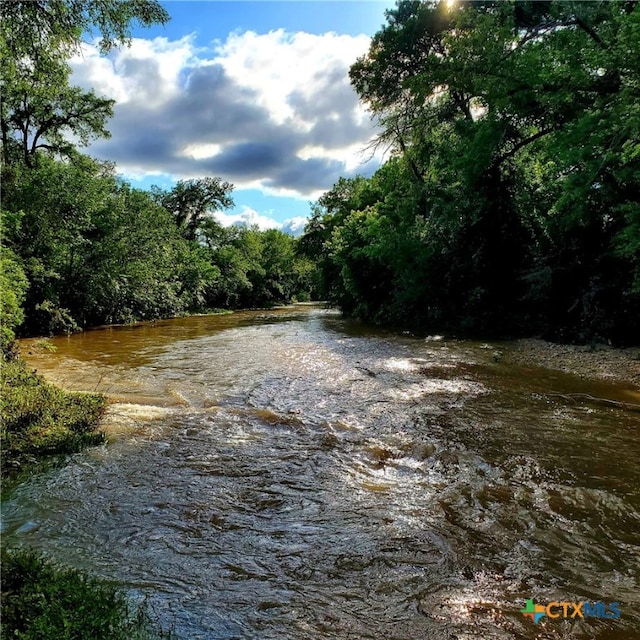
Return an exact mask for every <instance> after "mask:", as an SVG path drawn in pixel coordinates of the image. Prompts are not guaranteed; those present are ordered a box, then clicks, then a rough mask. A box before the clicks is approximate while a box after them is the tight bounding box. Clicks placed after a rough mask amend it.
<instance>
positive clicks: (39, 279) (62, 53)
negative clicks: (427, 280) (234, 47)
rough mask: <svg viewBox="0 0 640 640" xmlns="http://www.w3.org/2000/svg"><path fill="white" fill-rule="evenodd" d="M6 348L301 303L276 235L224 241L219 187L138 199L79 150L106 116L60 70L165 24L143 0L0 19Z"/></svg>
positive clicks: (304, 264) (19, 6)
mask: <svg viewBox="0 0 640 640" xmlns="http://www.w3.org/2000/svg"><path fill="white" fill-rule="evenodd" d="M0 18H1V20H0V65H1V67H0V78H1V80H0V81H1V87H0V88H1V98H0V99H1V105H0V106H1V112H0V125H1V132H2V152H1V159H2V227H1V239H2V247H1V248H0V261H1V265H2V270H1V274H2V275H0V285H1V291H0V301H1V302H2V304H1V314H0V322H1V326H2V347H3V351H6V350H7V349H8V348H9V345H10V344H11V340H12V338H13V335H14V330H19V331H21V332H22V333H28V334H47V333H54V332H62V331H75V330H78V329H81V328H85V327H88V326H94V325H98V324H103V323H121V322H129V321H133V320H142V319H151V318H159V317H166V316H173V315H176V314H180V313H184V312H196V311H205V310H208V309H212V308H219V307H225V308H235V307H251V306H265V305H272V304H277V303H283V302H290V301H291V300H294V299H298V300H302V299H309V297H310V296H311V295H312V294H313V287H314V278H315V275H314V265H313V263H312V261H311V260H310V258H308V257H305V256H301V255H299V253H298V251H297V244H298V243H297V241H296V240H295V239H294V238H292V237H291V236H289V235H287V234H285V233H282V232H280V231H278V230H268V231H259V230H258V229H257V228H238V227H231V228H224V227H222V226H221V225H220V224H219V223H218V222H217V221H216V220H215V218H214V217H213V215H212V214H213V212H215V211H216V210H220V209H224V208H227V207H230V206H232V205H233V200H232V198H231V192H232V190H233V185H231V184H229V183H227V182H223V181H222V180H221V179H219V178H216V177H208V178H199V179H193V180H186V181H180V182H178V183H177V184H176V185H175V187H174V188H173V189H171V190H169V191H164V190H161V189H152V190H151V191H150V192H147V191H142V190H139V189H134V188H133V187H132V186H131V185H130V184H127V183H126V182H125V181H123V180H122V179H121V178H119V177H118V176H117V175H116V174H115V172H114V167H113V166H112V165H111V164H109V163H106V162H100V161H97V160H95V159H92V158H89V157H88V156H86V155H82V154H81V153H80V152H79V151H78V146H79V145H83V144H86V143H88V142H89V141H90V140H91V139H92V138H95V137H101V136H108V131H107V129H106V124H107V121H108V118H109V117H110V116H111V115H112V109H113V104H114V102H113V101H112V100H109V99H106V98H101V97H98V96H96V95H95V94H94V93H93V92H92V91H88V92H87V91H83V90H81V89H80V88H78V87H72V86H71V85H70V83H69V79H70V73H71V71H70V68H69V65H68V63H67V60H68V58H69V56H70V55H71V54H72V53H73V52H74V51H77V50H78V47H79V46H80V44H81V38H82V35H83V33H86V32H87V31H91V30H92V29H96V30H97V31H98V32H99V33H100V35H101V37H102V39H101V41H100V46H101V48H102V50H103V51H108V50H109V49H110V48H111V47H112V46H114V45H115V44H116V43H121V42H122V43H125V44H126V43H127V42H128V40H129V38H130V27H131V24H132V23H133V22H138V23H141V24H143V25H149V24H152V23H154V22H164V21H166V20H167V19H168V16H167V14H166V12H165V11H164V9H163V8H162V7H161V6H160V5H159V4H158V3H157V2H154V1H150V0H80V1H75V0H74V1H73V2H71V1H67V0H29V1H24V2H22V1H15V2H3V3H2V4H1V5H0Z"/></svg>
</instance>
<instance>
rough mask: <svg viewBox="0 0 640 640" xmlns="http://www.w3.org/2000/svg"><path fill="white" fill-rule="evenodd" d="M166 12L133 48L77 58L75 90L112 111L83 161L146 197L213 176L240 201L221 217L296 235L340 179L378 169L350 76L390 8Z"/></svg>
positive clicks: (261, 5) (276, 5) (173, 5)
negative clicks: (96, 97)
mask: <svg viewBox="0 0 640 640" xmlns="http://www.w3.org/2000/svg"><path fill="white" fill-rule="evenodd" d="M163 5H164V6H165V8H166V9H167V11H168V13H169V14H170V16H171V18H172V19H171V20H170V22H168V23H167V24H166V25H164V26H154V27H152V28H150V29H135V30H134V32H133V36H134V39H133V41H132V44H131V46H130V47H128V48H121V49H119V50H116V51H112V52H111V53H110V54H109V55H108V56H106V57H105V56H101V55H100V54H99V52H98V50H97V48H96V47H95V46H94V45H92V44H91V43H88V44H87V45H86V46H85V47H84V50H83V52H82V54H81V55H78V56H76V57H75V58H74V59H73V60H72V62H71V65H72V69H73V71H74V76H73V81H74V82H75V83H77V84H79V85H81V86H83V87H90V88H92V89H94V90H95V91H96V93H98V94H100V95H106V96H108V97H111V98H114V99H115V100H116V101H117V103H116V107H115V114H114V117H113V119H112V120H111V122H110V125H109V129H110V131H111V133H112V137H111V138H110V139H108V140H100V141H96V142H94V143H92V145H91V146H90V148H89V149H88V152H89V153H91V154H92V155H95V156H97V157H100V158H103V159H108V160H113V161H115V162H116V166H117V170H118V171H119V172H120V173H121V174H122V175H123V176H124V177H125V178H126V179H128V180H129V181H131V182H132V184H133V185H135V186H139V187H142V188H148V187H150V186H151V185H152V184H157V185H159V186H162V187H165V188H168V187H170V186H171V185H172V184H173V183H174V182H175V181H176V180H178V179H189V178H196V177H202V176H205V175H216V176H219V177H220V178H222V179H223V180H226V181H229V182H231V183H233V184H234V185H235V191H234V194H233V197H234V200H235V203H236V206H235V208H234V209H233V210H231V211H226V212H224V213H222V214H219V216H218V217H219V219H220V220H221V221H223V222H224V223H226V224H230V223H233V222H235V223H240V224H243V223H244V224H258V225H259V226H261V227H263V228H267V227H277V228H282V229H284V230H288V231H291V232H294V233H295V232H300V230H301V229H302V226H303V218H304V217H306V216H308V215H309V211H310V207H309V203H310V202H312V201H314V200H316V199H317V197H318V196H319V195H320V194H321V193H322V192H323V191H325V190H327V189H329V188H330V187H331V186H332V184H333V183H334V182H335V181H336V180H337V179H338V178H339V177H340V176H353V175H356V174H358V173H361V174H365V175H370V174H371V173H372V172H373V171H374V170H375V169H376V168H377V166H379V162H380V158H378V157H375V156H374V157H372V156H371V153H370V152H368V151H367V150H366V149H367V146H368V143H369V142H370V141H371V139H372V138H373V137H374V136H375V133H376V130H375V127H374V125H373V123H372V122H371V119H370V117H369V114H368V113H367V112H366V111H365V109H364V108H363V106H362V105H361V104H360V103H359V101H358V99H357V96H356V95H355V93H354V91H353V89H352V88H351V86H350V84H349V80H348V75H347V74H348V69H349V66H350V65H351V64H352V63H353V62H354V61H355V60H356V58H357V57H358V56H360V55H363V54H364V53H365V52H366V51H367V50H368V47H369V42H370V38H371V36H372V35H373V34H374V33H375V32H376V31H377V30H378V29H379V28H380V26H381V25H382V24H383V23H384V10H385V8H387V7H389V6H392V2H391V0H389V2H371V1H356V0H354V1H350V2H349V1H347V2H344V1H339V0H334V1H325V2H316V1H308V2H306V1H303V0H297V1H295V2H293V1H291V2H268V1H265V2H252V1H246V2H243V1H236V2H226V1H219V2H218V1H206V0H201V1H196V2H194V1H178V0H173V1H171V2H163Z"/></svg>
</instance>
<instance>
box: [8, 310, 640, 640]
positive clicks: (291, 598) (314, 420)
mask: <svg viewBox="0 0 640 640" xmlns="http://www.w3.org/2000/svg"><path fill="white" fill-rule="evenodd" d="M54 344H55V345H56V346H57V347H58V351H57V353H55V354H46V353H41V354H35V352H34V355H33V356H32V357H33V362H34V363H35V365H36V366H37V367H38V369H40V370H41V371H43V372H45V373H47V374H48V375H51V376H53V377H55V378H57V379H62V380H63V381H64V383H65V384H67V385H70V386H75V387H76V388H82V389H87V390H91V389H93V388H94V387H95V386H96V385H98V386H99V388H101V389H103V390H105V391H106V390H108V391H109V392H110V393H111V394H112V395H113V396H114V397H115V398H116V399H118V400H126V402H120V403H118V404H114V405H113V406H112V408H111V411H110V416H109V421H108V429H109V431H110V432H111V433H112V434H115V436H116V437H115V441H114V442H112V443H111V444H109V445H108V446H104V447H100V448H96V449H92V450H90V451H87V452H84V453H83V454H79V455H77V456H74V457H73V459H72V461H71V463H70V464H69V465H67V466H66V467H64V468H63V469H61V470H52V471H51V472H49V473H46V474H43V475H41V476H39V477H37V478H34V479H33V480H32V481H30V482H29V483H27V484H24V485H22V486H21V487H19V488H18V489H17V490H16V491H15V492H14V493H13V495H12V496H11V499H10V500H8V501H7V502H6V503H5V504H4V505H3V526H4V528H5V536H6V540H7V541H8V544H11V545H29V546H33V547H37V548H40V549H44V550H46V552H47V553H49V554H50V555H52V556H55V557H56V558H58V559H60V560H63V561H65V562H67V563H71V564H73V565H75V566H79V567H84V568H88V569H90V570H91V571H93V572H95V573H98V574H101V575H104V576H107V577H110V578H114V579H117V580H119V581H122V582H124V583H125V584H127V585H128V586H129V588H130V589H131V590H132V593H134V594H136V593H137V594H145V595H148V596H149V598H150V601H151V603H152V604H153V607H154V608H155V609H156V611H157V613H158V614H159V615H160V617H161V618H162V620H163V621H164V622H165V623H168V624H173V625H174V626H175V629H176V631H177V632H178V634H179V635H181V637H184V638H189V639H196V638H278V639H281V638H348V637H353V638H380V637H385V638H398V639H400V638H402V639H408V638H416V639H417V638H420V639H422V638H434V639H435V638H451V639H453V638H459V639H460V638H603V639H604V638H609V637H616V634H618V635H617V637H619V638H623V637H624V638H638V637H640V636H639V635H638V631H637V629H638V628H640V617H639V615H638V613H637V611H638V605H639V604H640V595H639V592H638V576H639V575H640V554H639V553H638V551H639V540H638V533H637V532H638V531H640V526H639V525H640V521H639V519H640V515H639V514H640V497H639V495H638V489H637V488H638V484H639V483H638V481H639V480H640V472H639V470H638V464H637V460H638V459H640V442H639V441H638V439H637V426H638V414H637V413H634V412H633V411H630V410H627V409H625V408H624V407H623V406H619V405H606V404H602V403H595V404H594V403H592V402H590V401H588V399H587V398H586V397H584V396H580V395H577V394H586V396H592V397H601V398H605V399H606V398H609V399H612V400H616V399H619V398H620V397H622V396H624V394H625V393H626V392H627V391H626V389H624V388H621V387H616V386H612V385H606V384H602V383H587V382H582V381H579V380H576V379H574V378H572V377H570V376H563V375H560V374H556V373H552V372H548V371H545V370H535V369H532V368H522V367H512V366H507V365H502V364H497V363H494V362H492V360H491V351H487V350H486V349H482V345H479V344H476V343H470V342H455V341H453V342H450V341H442V340H423V339H419V338H414V337H411V336H398V335H394V334H393V333H390V332H381V331H375V330H370V329H365V328H363V327H361V326H359V325H357V324H355V323H348V322H345V321H343V320H341V319H340V318H339V317H338V316H337V315H336V314H335V313H333V312H329V311H324V310H319V309H313V308H298V309H282V310H276V311H273V312H267V313H265V312H245V313H242V314H234V315H233V316H218V317H201V318H185V319H180V320H176V321H170V322H164V323H157V324H155V325H145V326H143V327H139V328H137V329H128V328H122V329H121V328H118V329H115V328H111V329H106V330H100V331H93V332H89V333H87V334H81V335H79V336H72V337H70V338H59V339H55V340H54ZM25 347H26V348H29V347H30V343H27V344H26V345H25ZM501 348H504V347H501ZM527 598H535V599H536V600H537V601H539V602H549V601H551V600H571V601H574V600H575V601H578V600H582V599H589V600H603V601H611V600H619V601H621V602H622V603H623V605H622V612H623V616H622V619H621V620H619V621H591V622H586V621H584V622H562V621H553V620H547V621H544V622H543V623H540V624H539V625H537V626H534V625H533V623H531V622H530V621H528V620H525V619H524V618H523V616H522V615H521V614H520V612H519V610H520V609H521V608H522V606H524V601H525V600H526V599H527Z"/></svg>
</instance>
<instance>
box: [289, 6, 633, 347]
mask: <svg viewBox="0 0 640 640" xmlns="http://www.w3.org/2000/svg"><path fill="white" fill-rule="evenodd" d="M350 78H351V82H352V84H353V86H354V87H355V89H356V90H357V92H358V94H359V95H360V97H361V99H362V101H363V102H364V103H365V104H366V105H367V107H368V108H369V109H370V110H371V111H372V113H373V114H374V116H375V117H376V119H377V121H378V122H379V125H380V127H381V134H380V136H379V138H378V140H377V144H378V145H380V146H382V147H384V148H386V149H387V150H388V151H389V152H390V158H389V160H388V161H387V162H386V163H385V164H384V165H383V166H382V167H381V168H380V169H379V170H378V171H377V173H376V174H375V175H374V176H373V177H371V178H363V177H357V178H353V179H344V178H343V179H340V180H339V181H338V183H336V184H335V185H334V186H333V188H332V189H331V190H330V191H328V192H327V193H325V194H324V195H323V196H322V197H321V198H320V199H319V201H318V203H317V205H316V206H315V208H314V211H313V216H312V219H311V221H310V223H309V224H308V226H307V228H306V233H305V235H304V237H303V238H302V241H301V242H302V245H303V247H304V250H305V252H306V254H307V255H308V256H310V257H312V258H313V259H314V260H317V261H318V262H319V265H320V269H321V281H322V294H323V295H324V296H326V297H328V298H329V299H330V300H331V301H333V302H334V303H335V304H337V305H339V306H340V308H342V309H343V310H344V311H345V312H346V313H348V314H351V315H354V316H358V317H361V318H363V319H365V320H367V321H373V322H381V323H382V322H384V323H393V324H397V325H403V326H407V325H410V326H413V327H415V328H419V329H422V330H426V331H449V332H451V333H457V334H464V335H524V334H534V333H538V334H542V335H544V336H546V337H550V338H553V339H560V340H570V341H587V340H603V339H604V340H612V341H614V342H618V343H625V342H627V343H628V342H638V340H639V339H640V8H639V7H638V2H637V1H635V0H606V1H602V0H600V1H590V2H578V1H567V0H562V1H560V0H549V1H541V0H535V1H533V0H532V1H524V0H504V1H470V0H458V1H457V2H455V3H447V2H420V1H414V0H402V1H400V2H398V4H397V6H396V8H394V9H391V10H389V11H387V12H386V24H385V25H384V26H383V27H382V29H381V30H380V31H379V32H378V33H377V34H376V35H375V37H374V38H373V40H372V43H371V46H370V49H369V52H368V53H367V54H366V55H365V56H363V57H362V58H360V59H359V60H358V61H357V62H356V63H355V64H354V65H353V66H352V67H351V70H350Z"/></svg>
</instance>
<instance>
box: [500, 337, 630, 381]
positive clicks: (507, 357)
mask: <svg viewBox="0 0 640 640" xmlns="http://www.w3.org/2000/svg"><path fill="white" fill-rule="evenodd" d="M501 361H503V362H505V363H507V364H519V365H531V366H536V367H545V368H547V369H555V370H558V371H563V372H564V373H569V374H571V375H575V376H578V377H580V378H583V379H589V378H591V379H599V380H605V381H609V382H620V383H626V384H632V385H634V386H636V387H639V388H640V347H627V348H618V347H610V346H608V345H595V346H584V345H583V346H577V345H570V344H556V343H553V342H547V341H545V340H540V339H535V338H526V339H521V340H514V341H513V342H509V343H508V344H507V345H505V349H504V350H503V352H502V358H501Z"/></svg>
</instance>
